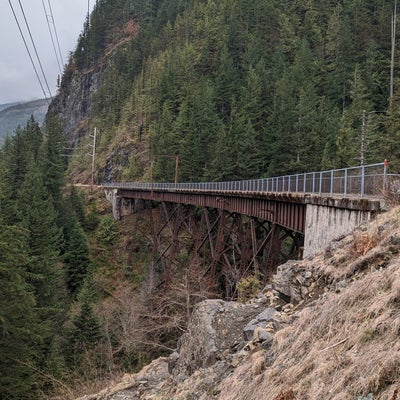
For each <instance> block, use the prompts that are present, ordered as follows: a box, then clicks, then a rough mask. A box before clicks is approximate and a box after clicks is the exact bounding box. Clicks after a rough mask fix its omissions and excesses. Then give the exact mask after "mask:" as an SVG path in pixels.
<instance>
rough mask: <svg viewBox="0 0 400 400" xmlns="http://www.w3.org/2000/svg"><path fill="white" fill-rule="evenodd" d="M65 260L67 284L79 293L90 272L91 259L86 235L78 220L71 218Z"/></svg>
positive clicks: (75, 292) (72, 291)
mask: <svg viewBox="0 0 400 400" xmlns="http://www.w3.org/2000/svg"><path fill="white" fill-rule="evenodd" d="M64 262H65V266H66V281H67V286H68V288H69V290H70V292H71V293H73V294H77V293H78V292H79V289H80V288H81V287H82V285H83V282H84V280H85V277H86V276H87V274H88V273H89V268H90V259H89V248H88V244H87V240H86V236H85V234H84V232H83V230H82V228H81V227H80V226H79V224H78V223H77V221H76V220H71V227H70V228H69V230H68V235H67V237H66V246H65V254H64Z"/></svg>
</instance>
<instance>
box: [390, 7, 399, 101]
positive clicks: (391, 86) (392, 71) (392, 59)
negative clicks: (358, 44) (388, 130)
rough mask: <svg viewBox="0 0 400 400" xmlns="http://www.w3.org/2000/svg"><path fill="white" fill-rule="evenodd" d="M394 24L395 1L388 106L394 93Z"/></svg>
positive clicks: (394, 16) (393, 16) (393, 20)
mask: <svg viewBox="0 0 400 400" xmlns="http://www.w3.org/2000/svg"><path fill="white" fill-rule="evenodd" d="M396 23H397V0H395V2H394V11H393V15H392V53H391V60H390V96H389V106H391V105H392V100H393V93H394V58H395V57H394V53H395V50H396Z"/></svg>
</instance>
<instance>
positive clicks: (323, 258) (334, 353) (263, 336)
mask: <svg viewBox="0 0 400 400" xmlns="http://www.w3.org/2000/svg"><path fill="white" fill-rule="evenodd" d="M399 251H400V209H399V208H396V209H393V210H391V211H390V212H388V213H386V214H382V215H380V216H378V217H377V218H376V220H374V221H372V222H370V223H368V224H365V225H363V226H361V227H360V228H358V229H357V230H356V231H354V233H353V234H351V235H349V236H346V237H344V238H341V239H340V240H337V241H335V242H333V243H332V244H331V246H330V247H329V249H328V250H326V251H325V252H324V253H323V254H320V255H318V256H317V257H315V258H313V259H307V260H303V261H290V262H288V263H286V264H283V265H281V266H280V267H279V268H278V271H277V273H276V275H275V276H274V277H273V280H272V282H271V284H270V285H268V286H266V287H265V288H264V290H263V291H262V292H261V293H259V295H258V296H257V297H256V298H253V299H251V300H250V301H248V302H247V303H244V304H242V303H236V302H224V301H222V300H207V301H204V302H202V303H199V304H198V305H197V307H196V308H195V310H194V312H193V315H192V317H191V321H190V324H189V326H188V330H187V332H186V333H185V334H184V335H183V336H182V337H181V339H180V341H179V343H178V347H177V349H176V351H175V352H174V353H173V354H171V355H170V356H169V357H168V358H166V357H165V358H159V359H157V360H154V361H153V362H152V363H151V364H150V365H148V366H146V367H145V368H144V369H143V370H142V371H141V372H139V373H138V374H133V375H128V374H127V375H125V376H124V377H123V378H122V379H121V381H120V382H118V383H116V384H115V385H114V386H110V387H108V388H107V389H105V390H103V391H102V392H100V393H97V394H94V395H87V396H84V397H81V398H80V399H79V400H94V399H96V400H106V399H107V400H133V399H143V400H150V399H153V400H156V399H157V400H161V399H165V400H166V399H176V400H179V399H182V400H184V399H185V400H187V399H193V400H194V399H199V400H211V399H220V400H233V399H235V400H238V399H241V400H245V399H247V400H251V399H254V400H256V399H265V400H293V399H299V400H300V399H301V400H307V399H310V400H311V399H335V400H345V399H346V400H347V399H352V400H353V399H354V400H367V399H368V400H371V399H388V400H396V399H398V398H400V340H399V339H400V253H399Z"/></svg>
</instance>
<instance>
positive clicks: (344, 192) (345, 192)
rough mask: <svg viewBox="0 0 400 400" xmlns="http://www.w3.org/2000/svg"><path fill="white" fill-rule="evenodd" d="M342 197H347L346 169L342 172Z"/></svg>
mask: <svg viewBox="0 0 400 400" xmlns="http://www.w3.org/2000/svg"><path fill="white" fill-rule="evenodd" d="M343 194H344V196H347V168H346V169H345V170H344V190H343Z"/></svg>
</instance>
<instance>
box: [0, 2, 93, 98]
mask: <svg viewBox="0 0 400 400" xmlns="http://www.w3.org/2000/svg"><path fill="white" fill-rule="evenodd" d="M10 1H11V4H12V6H13V8H14V11H15V13H16V14H17V16H18V19H19V22H20V25H21V29H22V31H23V33H24V36H25V40H26V42H27V45H28V47H29V50H30V53H31V55H32V58H33V60H34V61H35V64H36V66H37V70H38V72H39V76H40V78H41V80H42V83H43V86H44V88H45V90H46V95H47V96H48V97H49V94H48V91H47V87H46V84H45V82H44V79H43V77H42V75H41V70H40V66H39V64H38V62H37V59H36V55H35V51H34V49H33V46H32V43H31V39H30V36H29V33H28V31H27V29H26V26H25V21H24V19H23V16H22V13H21V8H20V5H19V2H21V4H22V6H23V9H24V12H25V16H26V19H27V21H28V24H29V27H30V31H31V34H32V37H33V39H34V42H35V45H36V49H37V52H38V54H39V57H40V60H41V63H42V66H43V70H44V72H45V75H46V78H47V82H48V84H49V87H50V90H51V93H52V94H53V96H54V95H55V94H56V83H57V76H58V75H59V68H58V64H57V59H56V56H55V53H54V50H53V44H52V41H51V36H50V33H49V27H48V25H47V20H46V15H45V12H44V9H43V3H44V4H45V6H46V9H47V10H49V0H10ZM50 4H51V8H52V11H53V17H54V22H55V26H56V30H57V35H58V40H59V43H60V49H61V55H62V58H63V61H64V64H66V63H67V62H68V57H69V53H70V52H71V51H73V50H75V47H76V43H77V39H78V36H79V34H80V33H81V31H82V28H83V23H84V21H85V18H86V14H87V10H88V0H50ZM93 4H94V0H90V1H89V7H90V9H92V8H93ZM50 27H51V28H53V25H52V24H50ZM53 36H54V33H53ZM0 38H1V39H0V104H4V103H10V102H14V101H29V100H34V99H41V98H44V94H43V91H42V89H41V87H40V84H39V82H38V79H37V78H36V74H35V70H34V69H33V67H32V64H31V61H30V59H29V55H28V53H27V51H26V49H25V45H24V42H23V40H22V37H21V34H20V32H19V29H18V26H17V23H16V22H15V18H14V15H13V13H12V11H11V7H10V4H9V0H3V1H1V2H0ZM56 48H57V43H56ZM63 69H64V65H61V70H63Z"/></svg>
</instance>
